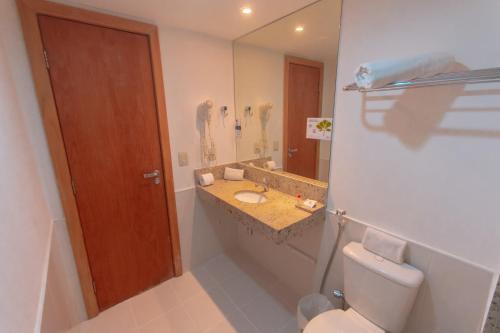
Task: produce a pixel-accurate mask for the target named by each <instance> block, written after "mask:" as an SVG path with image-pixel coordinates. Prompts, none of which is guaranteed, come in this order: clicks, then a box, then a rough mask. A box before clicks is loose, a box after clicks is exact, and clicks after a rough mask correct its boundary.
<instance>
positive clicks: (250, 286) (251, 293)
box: [221, 273, 263, 307]
mask: <svg viewBox="0 0 500 333" xmlns="http://www.w3.org/2000/svg"><path fill="white" fill-rule="evenodd" d="M221 287H222V289H223V290H224V292H225V293H226V295H228V297H229V298H230V299H231V300H232V301H233V302H234V303H235V304H236V305H237V306H238V307H243V306H244V305H246V304H248V303H250V301H252V300H253V299H254V298H255V297H256V296H257V295H258V294H259V293H261V292H262V291H263V290H262V287H260V286H259V285H258V284H257V283H256V282H255V281H254V280H253V279H251V278H250V277H249V276H248V275H246V274H244V273H239V274H236V275H235V276H233V278H231V279H228V280H227V281H225V282H224V283H222V284H221Z"/></svg>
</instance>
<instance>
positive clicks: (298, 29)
mask: <svg viewBox="0 0 500 333" xmlns="http://www.w3.org/2000/svg"><path fill="white" fill-rule="evenodd" d="M295 31H297V32H302V31H304V26H303V25H298V26H296V27H295Z"/></svg>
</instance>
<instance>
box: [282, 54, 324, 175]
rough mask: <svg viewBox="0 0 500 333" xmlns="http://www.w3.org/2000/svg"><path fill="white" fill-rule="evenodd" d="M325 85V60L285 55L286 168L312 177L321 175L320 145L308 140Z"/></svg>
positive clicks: (318, 113) (318, 115) (284, 151)
mask: <svg viewBox="0 0 500 333" xmlns="http://www.w3.org/2000/svg"><path fill="white" fill-rule="evenodd" d="M322 87H323V64H322V63H319V62H315V61H310V60H306V59H300V58H294V57H286V58H285V93H284V96H285V102H284V105H285V110H284V118H285V119H284V130H283V132H284V139H283V143H284V147H283V148H284V149H283V160H284V169H285V171H288V172H291V173H294V174H297V175H301V176H304V177H309V178H316V177H317V170H318V147H319V145H318V141H317V140H312V139H306V125H307V118H316V117H320V115H321V103H322V100H321V98H322Z"/></svg>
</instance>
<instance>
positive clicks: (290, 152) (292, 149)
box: [288, 148, 299, 157]
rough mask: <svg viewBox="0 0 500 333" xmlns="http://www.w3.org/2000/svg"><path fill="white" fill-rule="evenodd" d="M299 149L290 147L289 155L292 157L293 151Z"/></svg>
mask: <svg viewBox="0 0 500 333" xmlns="http://www.w3.org/2000/svg"><path fill="white" fill-rule="evenodd" d="M298 151H299V149H298V148H288V157H292V156H293V153H296V152H298Z"/></svg>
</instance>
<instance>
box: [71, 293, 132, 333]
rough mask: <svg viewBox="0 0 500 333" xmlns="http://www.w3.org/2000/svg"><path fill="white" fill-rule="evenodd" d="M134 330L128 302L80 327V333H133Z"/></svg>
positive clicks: (104, 312) (114, 307)
mask: <svg viewBox="0 0 500 333" xmlns="http://www.w3.org/2000/svg"><path fill="white" fill-rule="evenodd" d="M135 329H136V323H135V320H134V318H133V314H132V307H131V304H130V301H125V302H123V303H120V304H118V305H115V306H113V307H112V308H110V309H108V310H106V311H103V312H102V313H100V314H99V315H98V316H97V317H95V318H92V319H91V320H88V321H85V322H83V323H82V324H81V326H80V332H81V333H109V332H120V333H134V332H136V330H135Z"/></svg>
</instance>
